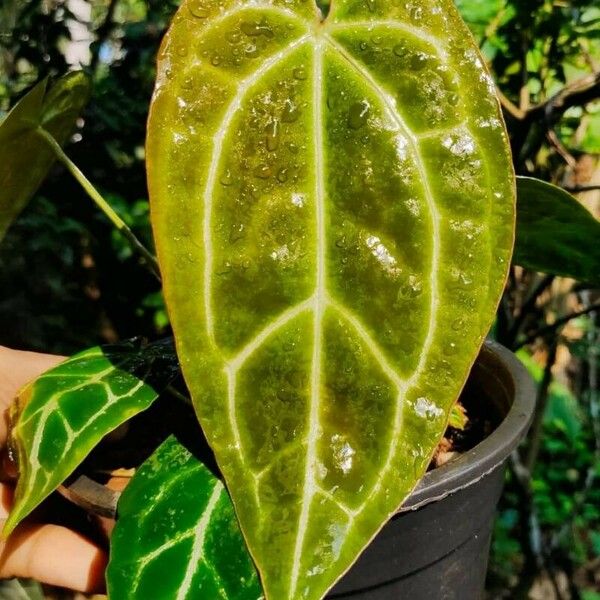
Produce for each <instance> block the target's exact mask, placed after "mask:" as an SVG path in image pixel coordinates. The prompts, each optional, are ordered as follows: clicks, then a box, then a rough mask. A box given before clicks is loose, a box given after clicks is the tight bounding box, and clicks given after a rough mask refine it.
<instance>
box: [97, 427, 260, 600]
mask: <svg viewBox="0 0 600 600" xmlns="http://www.w3.org/2000/svg"><path fill="white" fill-rule="evenodd" d="M107 584H108V593H109V597H110V598H111V600H138V599H139V600H147V599H148V598H165V599H166V598H169V599H173V600H184V599H187V600H192V599H194V598H198V599H206V600H208V599H210V600H218V599H222V600H258V599H259V598H262V597H263V596H262V590H261V587H260V582H259V580H258V576H257V574H256V570H255V568H254V565H253V564H252V560H251V558H250V555H249V554H248V551H247V550H246V545H245V544H244V539H243V538H242V534H241V532H240V529H239V527H238V524H237V520H236V518H235V513H234V511H233V506H232V504H231V500H230V499H229V496H228V494H227V491H226V490H225V488H224V487H223V484H222V483H221V481H220V480H219V479H217V477H215V476H214V475H213V474H212V473H211V472H210V471H209V470H208V469H207V468H206V467H205V466H204V465H203V464H202V463H201V462H200V461H199V460H198V459H196V458H195V457H194V456H193V455H192V454H191V453H190V452H189V451H188V450H186V449H185V448H184V447H183V446H182V445H181V444H180V443H179V442H178V441H177V440H176V439H175V438H174V437H170V438H168V439H167V440H166V441H165V442H164V443H163V444H162V446H160V448H158V450H156V452H155V453H154V454H153V455H152V456H151V457H150V458H149V459H148V460H147V461H146V462H145V463H144V465H142V467H141V469H140V470H139V471H138V472H137V473H136V474H135V477H134V478H133V480H132V481H131V483H130V484H129V485H128V486H127V488H126V489H125V492H124V493H123V495H122V496H121V498H120V500H119V506H118V520H117V525H116V527H115V529H114V531H113V534H112V538H111V543H110V563H109V565H108V571H107Z"/></svg>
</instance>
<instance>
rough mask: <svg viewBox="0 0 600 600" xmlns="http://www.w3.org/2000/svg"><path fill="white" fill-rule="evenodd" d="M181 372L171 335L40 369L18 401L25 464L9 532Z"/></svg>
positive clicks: (16, 420) (14, 410)
mask: <svg viewBox="0 0 600 600" xmlns="http://www.w3.org/2000/svg"><path fill="white" fill-rule="evenodd" d="M178 372H179V364H178V361H177V356H176V354H175V352H174V348H173V344H172V341H171V340H166V341H161V342H156V343H154V344H150V345H147V346H142V345H141V344H140V342H139V341H136V340H134V341H131V342H124V343H122V344H117V345H112V346H103V347H95V348H90V349H88V350H85V351H83V352H80V353H79V354H76V355H75V356H72V357H71V358H69V359H67V360H66V361H64V362H63V363H61V364H59V365H58V366H56V367H54V368H53V369H50V370H49V371H48V372H47V373H44V374H43V375H41V376H40V377H39V378H38V379H36V380H35V381H34V382H32V383H31V384H29V385H27V386H26V387H25V388H23V390H21V392H20V393H19V395H18V397H17V399H16V401H15V402H14V404H13V405H12V407H11V414H10V420H11V434H10V443H11V446H12V449H13V451H14V453H15V455H16V458H17V463H18V466H19V479H18V482H17V488H16V491H15V498H14V505H13V507H12V509H11V512H10V515H9V517H8V520H7V521H6V524H5V526H4V531H3V534H4V535H8V534H10V532H11V531H12V530H13V529H14V528H15V527H16V526H17V525H18V524H19V522H20V521H21V520H22V519H24V518H25V517H26V516H27V515H28V514H29V513H30V512H31V511H32V510H33V509H34V508H35V507H36V506H38V504H39V503H40V502H42V500H44V499H45V498H46V497H47V496H48V495H49V494H51V493H52V492H53V491H54V490H55V489H56V488H57V487H58V486H59V485H60V484H61V483H62V482H63V481H64V480H65V479H67V477H69V475H71V473H73V471H74V470H75V469H76V468H77V467H78V466H79V465H80V464H81V463H82V462H83V460H84V459H85V457H86V456H87V455H88V454H89V452H90V451H91V450H92V449H93V448H94V447H95V446H96V445H97V444H98V443H99V442H100V441H101V440H102V438H103V437H104V436H105V435H107V434H108V433H110V432H111V431H113V430H114V429H116V428H117V427H118V426H119V425H121V424H122V423H124V422H125V421H127V420H129V419H130V418H131V417H133V416H134V415H136V414H138V413H140V412H141V411H143V410H145V409H146V408H148V407H149V406H150V405H151V404H152V403H153V402H154V400H156V398H157V397H158V395H159V393H160V391H161V390H162V389H163V388H164V387H165V386H166V385H167V384H168V383H169V382H170V381H171V380H172V379H173V377H174V376H175V375H176V374H177V373H178Z"/></svg>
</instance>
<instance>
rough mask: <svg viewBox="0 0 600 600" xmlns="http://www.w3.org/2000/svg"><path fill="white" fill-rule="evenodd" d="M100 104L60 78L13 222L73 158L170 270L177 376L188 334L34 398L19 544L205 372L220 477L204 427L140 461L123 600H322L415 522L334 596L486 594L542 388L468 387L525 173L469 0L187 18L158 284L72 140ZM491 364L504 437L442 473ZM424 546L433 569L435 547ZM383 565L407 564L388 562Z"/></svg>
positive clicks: (159, 170) (76, 360) (162, 105)
mask: <svg viewBox="0 0 600 600" xmlns="http://www.w3.org/2000/svg"><path fill="white" fill-rule="evenodd" d="M86 94H87V86H86V84H85V80H84V78H82V77H81V75H77V74H76V75H71V76H70V77H68V78H67V79H65V80H63V81H61V82H59V83H58V84H57V86H56V87H55V88H54V89H52V90H50V92H48V93H46V89H45V83H42V84H40V85H39V86H37V87H36V88H34V90H33V91H32V92H30V94H29V95H27V96H26V97H25V98H24V99H23V100H22V101H21V102H20V103H19V104H18V105H17V106H16V107H15V108H14V109H13V111H12V112H11V113H10V114H9V116H8V117H7V118H6V119H5V121H3V123H2V125H1V128H0V139H2V140H6V147H7V148H10V149H11V151H10V152H8V151H7V152H6V155H7V156H6V158H7V160H5V161H4V162H3V163H2V165H3V166H2V167H0V168H2V169H3V171H2V175H3V177H5V178H6V180H7V181H9V182H11V181H14V179H13V180H11V177H13V178H14V177H15V175H14V174H15V173H17V172H18V168H21V170H22V165H20V164H19V162H18V161H19V160H21V161H22V160H23V159H24V158H23V157H24V156H25V155H26V156H27V161H28V167H29V168H32V173H35V177H33V176H32V177H31V178H30V179H29V180H28V181H27V184H17V183H11V184H10V185H7V186H5V187H4V189H3V190H2V191H0V194H1V195H0V200H1V201H2V209H3V211H4V212H3V220H4V223H3V224H4V225H6V226H7V225H8V224H9V222H10V219H11V218H14V217H15V216H16V215H17V214H18V212H19V210H20V209H21V208H22V206H23V205H24V204H25V202H26V201H27V199H28V197H30V196H31V194H32V193H33V192H34V191H35V187H36V186H37V185H39V182H40V181H41V179H42V178H43V176H44V174H45V172H46V171H47V169H48V168H49V167H50V165H51V164H52V162H53V160H54V158H58V159H59V160H60V161H62V163H63V164H64V165H65V166H66V167H67V168H68V169H69V170H70V172H71V173H72V174H73V175H74V176H75V177H76V178H77V180H78V181H79V182H80V183H81V184H82V185H83V187H84V188H85V189H86V191H87V192H88V193H89V195H90V196H91V197H92V199H93V200H94V201H95V202H96V203H97V204H98V206H99V207H100V208H101V209H102V210H104V211H105V213H106V214H107V215H108V216H109V218H110V219H111V220H112V222H113V223H114V224H115V226H116V227H117V228H118V229H119V230H120V231H121V232H123V234H124V235H125V236H126V237H127V239H128V240H129V241H130V242H131V244H132V247H133V248H134V249H135V250H137V251H138V252H139V253H140V255H141V257H142V259H143V260H144V262H145V264H146V265H147V266H149V267H150V268H152V269H153V271H154V272H155V273H156V274H157V275H158V276H162V278H163V284H164V292H165V296H166V299H167V305H168V308H169V313H170V317H171V321H172V324H173V329H174V334H175V342H176V346H177V356H176V355H175V353H174V351H173V349H172V346H171V344H170V343H169V342H168V341H167V342H157V343H154V344H149V345H144V344H140V343H133V342H132V343H129V344H124V345H119V346H112V347H107V348H94V349H91V350H88V351H85V352H83V353H81V354H79V355H76V356H74V357H72V358H71V359H69V360H67V361H66V362H64V363H63V364H61V365H59V366H58V367H56V368H55V369H53V370H52V371H50V372H49V373H47V374H46V375H43V376H42V377H40V378H39V379H38V380H36V381H35V382H34V383H32V384H31V385H30V386H28V387H27V388H26V389H25V390H23V392H22V393H21V394H20V396H19V398H18V400H17V402H16V403H15V405H14V408H13V410H12V422H13V430H12V440H13V447H14V449H15V453H16V456H17V458H18V463H19V469H20V476H19V481H18V484H17V490H16V503H15V506H14V508H13V511H12V513H11V515H10V517H9V519H8V521H7V524H6V527H5V534H7V535H8V534H10V532H11V531H12V530H13V528H14V527H15V525H16V524H17V523H18V522H19V521H20V520H21V519H23V518H24V517H25V516H26V515H27V514H29V512H30V511H31V510H32V509H33V508H34V507H35V506H37V505H38V504H39V503H40V502H41V501H42V500H43V499H44V498H45V497H47V496H48V495H49V494H50V493H51V492H52V491H53V490H55V489H56V488H57V487H58V486H59V485H61V483H62V482H63V481H64V480H66V479H67V477H68V476H69V475H70V474H71V473H72V472H73V471H74V470H75V469H76V468H77V467H78V466H79V465H80V464H81V463H82V461H83V460H84V459H85V457H86V456H87V455H88V454H89V453H90V451H92V449H93V448H94V447H95V446H97V445H98V444H99V442H100V441H101V439H102V438H103V437H104V436H105V435H106V434H108V433H109V432H111V431H113V430H114V429H115V428H117V427H118V426H120V425H121V424H123V423H125V422H127V421H128V420H129V419H130V418H132V417H133V416H134V415H136V414H139V413H141V412H142V411H144V410H145V409H147V408H148V407H150V405H152V404H153V403H154V402H155V401H156V399H157V398H158V396H159V394H160V392H161V391H163V390H164V389H165V388H166V387H167V386H169V384H170V383H171V381H172V379H173V377H174V376H175V375H176V373H177V369H178V365H181V369H182V372H183V375H184V377H185V381H186V384H187V387H188V388H189V391H190V393H191V398H192V401H193V406H194V409H195V412H196V414H197V416H198V418H199V422H200V425H201V427H202V432H203V434H204V435H205V436H206V439H207V441H208V445H209V447H210V449H211V450H212V452H214V456H215V458H216V466H215V465H214V464H212V461H211V455H210V453H209V452H207V451H206V449H204V450H205V451H204V452H203V451H202V448H200V449H198V448H197V447H195V444H194V440H193V439H189V425H190V420H189V419H187V418H186V419H185V421H186V422H185V425H186V426H187V427H184V428H183V429H184V430H185V431H184V432H182V431H180V428H178V427H176V426H174V427H173V433H174V434H176V435H175V436H170V437H169V438H168V439H167V440H166V441H164V442H163V443H162V444H160V446H159V447H158V448H157V449H156V451H155V452H154V453H153V454H152V456H151V457H150V458H149V459H148V460H147V461H146V462H145V463H144V464H143V465H142V466H141V467H140V468H139V470H138V471H137V473H136V475H135V476H134V478H133V480H132V481H131V483H130V484H129V486H128V487H127V488H126V491H125V492H124V494H123V495H122V497H121V499H120V502H119V510H118V512H119V518H118V520H117V524H116V528H115V531H114V534H113V537H112V540H111V564H110V566H109V569H108V588H109V593H110V596H111V598H115V599H116V598H120V597H123V598H125V597H126V598H138V597H139V598H148V597H157V598H171V597H172V598H184V597H185V598H213V597H214V598H217V597H221V598H259V597H261V596H262V595H263V594H264V595H265V597H266V598H268V599H275V600H279V599H282V600H283V599H287V598H289V599H292V598H293V599H295V598H307V599H310V598H322V597H324V596H325V595H326V594H327V593H328V591H329V590H330V589H331V588H332V587H333V586H334V585H335V583H336V582H337V581H338V580H339V579H340V578H341V577H342V576H343V575H344V573H346V572H347V571H348V569H350V567H351V566H352V565H353V563H354V562H355V561H356V560H357V559H358V557H359V556H360V555H361V553H363V551H364V550H365V548H366V547H367V546H369V543H370V542H371V541H372V540H373V538H374V537H375V536H376V535H377V534H378V532H379V531H380V530H381V529H382V527H384V525H385V524H386V523H387V522H388V521H389V520H390V518H392V517H393V518H392V521H391V523H390V525H388V526H387V527H386V529H385V530H384V531H383V533H382V534H380V535H379V537H378V538H377V540H376V541H375V542H374V543H373V544H372V545H371V546H369V549H368V550H366V551H365V553H364V554H363V557H362V559H361V560H362V561H363V565H364V566H363V569H362V572H361V567H360V563H358V565H357V567H356V569H354V570H353V571H351V572H350V573H349V575H348V577H347V578H346V579H344V580H342V581H341V583H340V584H339V586H338V587H336V588H334V591H333V595H334V596H338V597H343V596H344V595H348V594H352V595H353V596H354V597H373V598H385V597H398V596H399V595H400V596H401V597H402V596H406V597H413V596H414V597H425V596H426V595H429V596H430V595H432V594H436V593H437V594H438V595H439V597H452V594H458V595H460V594H461V593H462V594H463V595H462V597H465V596H464V594H466V593H468V594H470V596H469V597H477V596H478V595H479V594H480V593H481V589H482V585H483V579H482V578H483V574H484V572H485V559H484V557H485V554H486V551H487V550H486V549H487V544H488V541H489V524H490V520H491V515H492V514H493V510H494V507H495V503H496V501H497V498H498V494H499V489H500V486H501V480H502V465H503V463H504V461H505V460H506V458H507V456H508V455H509V453H510V451H511V450H512V449H513V448H514V446H515V445H516V443H517V442H518V440H519V438H520V436H521V435H522V434H523V432H524V430H525V428H526V426H527V423H528V421H529V417H530V415H531V412H532V406H531V398H532V393H531V388H530V383H529V382H528V380H527V378H526V377H525V376H524V375H523V372H522V369H521V368H520V367H518V365H517V363H515V359H513V358H511V357H510V355H507V354H506V353H505V352H504V351H502V350H501V349H498V348H497V347H495V346H493V345H492V346H487V347H486V348H485V349H484V350H483V352H482V354H481V355H480V359H479V361H478V362H477V366H476V367H475V369H474V370H473V371H471V368H472V365H473V363H474V361H475V359H476V357H477V355H478V354H479V351H480V349H481V346H482V343H483V340H484V337H485V335H486V334H487V332H488V330H489V328H490V326H491V325H492V322H493V319H494V313H495V310H496V306H497V303H498V299H499V297H500V294H501V292H502V288H503V286H504V283H505V279H506V273H507V269H508V265H509V263H510V258H511V254H512V249H513V242H514V224H515V223H514V222H515V178H514V172H513V169H512V164H511V159H510V150H509V145H508V139H507V135H506V131H505V129H504V125H503V121H502V115H501V112H500V108H499V105H498V102H497V99H496V95H495V90H494V86H493V83H492V81H491V78H490V77H489V75H488V73H487V71H486V70H485V67H484V65H483V62H482V60H481V58H480V57H479V54H478V52H477V48H476V46H475V45H474V43H473V41H472V39H471V37H470V35H469V33H468V31H467V30H466V27H465V26H464V24H463V23H462V21H461V20H460V18H459V16H458V14H457V12H456V10H455V8H454V6H453V5H452V4H451V3H450V2H447V1H445V0H435V1H433V0H432V1H431V2H413V3H406V4H403V3H384V2H380V1H379V0H366V1H354V0H352V1H351V0H347V1H341V0H340V1H339V2H338V3H337V4H334V5H333V6H332V7H331V9H330V10H329V12H328V13H327V14H324V13H322V12H321V11H320V10H319V9H318V8H317V7H316V6H315V5H313V4H312V3H310V2H306V1H300V0H298V1H294V2H287V3H278V2H274V3H264V4H257V3H251V2H241V1H239V0H230V1H223V2H217V1H216V0H206V1H198V0H186V1H184V3H183V4H182V6H181V8H180V10H179V12H178V13H177V15H176V17H175V19H174V21H173V24H172V27H171V30H170V32H169V33H168V34H167V36H166V38H165V41H164V43H163V46H162V48H161V51H160V54H159V74H158V78H157V85H156V91H155V95H154V98H153V101H152V107H151V116H150V121H149V124H148V140H147V166H148V181H149V188H150V196H151V203H152V218H153V224H154V231H155V240H156V245H157V250H158V259H159V263H160V275H159V273H158V270H157V268H156V263H155V260H154V258H153V256H152V255H151V254H150V253H149V252H148V251H147V250H146V249H145V248H144V247H143V246H142V245H141V244H140V243H139V241H138V240H137V239H136V238H135V237H134V236H133V234H132V233H131V232H130V231H129V230H128V228H127V227H126V225H125V224H124V223H123V221H122V220H121V219H120V218H119V217H118V215H116V213H115V212H114V211H113V210H112V209H111V208H110V206H109V205H108V204H107V203H106V201H105V200H104V199H103V198H102V196H101V195H100V194H99V193H98V192H97V191H96V190H95V189H94V187H93V186H92V184H91V183H90V182H89V181H88V180H87V179H86V178H85V176H84V175H83V173H81V172H80V171H79V169H77V167H76V166H75V165H74V164H73V163H72V162H71V160H70V159H69V158H68V156H67V155H66V154H65V152H64V151H63V150H62V148H61V144H62V143H63V142H64V140H65V139H66V138H67V137H68V133H69V131H70V129H71V127H72V124H73V122H74V120H75V118H76V116H77V114H78V112H79V110H80V108H81V105H82V104H83V103H84V102H85V97H86ZM520 187H521V190H525V197H532V196H535V195H541V194H546V196H548V195H549V197H550V198H551V199H552V200H551V202H556V203H560V202H565V201H566V202H571V201H572V200H571V199H570V198H569V199H568V200H565V198H564V197H563V196H561V195H560V193H559V192H557V191H555V190H554V189H552V188H551V189H550V190H549V189H548V188H547V187H544V184H541V183H539V182H531V181H522V182H521V184H520ZM15 190H16V191H15ZM557 198H558V199H557ZM528 206H529V207H530V206H535V203H528ZM4 214H5V215H6V216H4ZM526 214H527V220H523V221H522V222H523V223H525V229H524V230H522V231H523V235H522V236H521V240H519V241H518V243H520V244H522V245H526V244H527V243H528V242H527V239H528V230H527V226H528V225H527V223H529V224H531V223H532V222H533V225H534V226H535V219H532V218H531V215H532V210H531V208H530V210H529V211H528V212H527V213H526ZM570 215H571V213H569V217H568V218H573V219H574V220H575V221H577V220H578V219H579V221H582V220H584V218H583V217H581V215H579V214H578V213H576V214H575V216H574V217H571V216H570ZM593 226H594V227H595V226H597V223H595V222H594V223H593V224H592V223H587V224H586V227H593ZM525 254H526V253H525ZM469 372H472V375H471V379H470V380H469V381H470V384H469V386H467V388H466V391H465V395H464V396H463V402H464V403H465V404H467V405H468V406H469V407H471V410H476V408H475V407H477V406H479V401H480V400H481V399H482V398H483V399H484V403H483V406H484V409H483V412H482V414H483V418H484V420H485V419H487V420H488V421H489V422H490V423H491V424H492V425H495V426H496V429H495V431H494V432H493V433H491V434H490V435H488V437H487V438H486V440H485V441H484V442H482V443H481V444H480V445H479V446H477V447H476V448H474V449H473V450H472V452H468V453H466V454H465V455H464V456H462V457H461V458H460V459H458V460H456V461H455V462H454V463H450V464H448V465H447V466H445V467H442V468H440V469H437V470H436V471H434V472H432V473H430V474H429V475H426V476H425V477H424V478H423V475H424V473H425V471H426V469H427V467H428V465H429V463H430V460H431V457H432V455H433V453H434V451H435V449H436V447H437V446H438V443H439V440H440V438H441V437H442V435H443V434H444V431H445V430H446V426H447V423H448V419H449V417H450V414H451V411H452V409H453V406H454V405H455V402H456V399H457V398H458V396H459V394H460V392H461V390H462V389H463V386H464V384H465V381H466V380H467V376H468V374H469ZM175 395H178V393H176V394H175ZM184 404H185V403H184ZM511 406H512V408H510V407H511ZM192 431H195V432H196V436H197V438H200V437H201V433H200V430H199V429H194V428H192ZM185 432H187V435H186V434H185ZM203 460H204V461H205V462H206V464H208V467H207V466H205V464H203ZM217 467H218V471H217ZM221 477H222V478H223V480H221ZM419 481H421V484H420V487H416V486H417V484H418V483H419ZM477 481H479V482H480V483H479V485H478V486H477V487H476V486H475V485H474V484H475V483H476V482H477ZM415 487H416V489H415ZM413 490H414V491H413ZM476 490H478V491H476ZM411 492H412V495H411ZM477 494H480V496H477ZM469 496H475V498H470V499H469ZM230 498H231V500H230ZM407 498H409V500H408V501H407V502H406V499H407ZM442 499H444V500H443V501H440V500H442ZM481 499H484V500H485V501H484V502H482V501H481ZM403 504H404V512H403V513H401V516H400V517H398V516H395V515H396V514H397V513H398V510H399V507H400V506H401V505H403ZM473 506H475V507H477V508H478V509H479V510H480V511H481V512H480V513H479V514H478V515H477V516H478V518H477V519H475V520H473V521H470V518H471V517H472V516H473V515H475V513H474V512H472V511H473V510H474V509H472V508H471V507H473ZM410 508H414V509H418V510H415V511H414V512H409V511H408V510H407V509H410ZM461 510H462V515H463V516H464V515H466V517H467V518H463V519H457V520H455V519H454V514H455V512H456V514H458V515H460V514H461ZM450 515H452V517H451V516H450ZM458 523H460V525H459V524H458ZM442 525H443V526H444V527H445V529H442V530H440V527H441V526H442ZM470 526H473V527H471V530H470V529H469V527H470ZM416 527H418V530H417V531H418V533H414V532H415V528H416ZM422 527H430V528H432V529H433V531H434V532H432V533H429V534H427V529H426V528H425V529H423V528H422ZM440 532H441V535H440ZM434 535H438V537H439V539H438V540H437V543H436V544H435V545H431V544H428V543H427V542H425V540H427V541H429V542H430V541H431V540H432V539H434ZM396 536H397V537H396ZM395 537H396V541H394V539H395ZM414 539H423V540H424V545H425V546H429V548H428V550H430V551H431V550H433V552H432V553H430V554H429V555H425V553H424V550H423V547H422V546H419V545H418V544H415V548H414V552H413V554H412V555H411V553H410V552H408V551H406V550H405V547H406V545H407V544H408V543H414V542H411V540H414ZM382 544H383V545H382ZM390 544H391V545H390ZM394 544H395V545H394ZM398 547H400V548H402V552H400V551H398V552H397V553H396V552H394V551H393V550H391V549H393V548H398ZM382 548H383V549H382ZM373 553H374V554H373ZM474 554H477V555H479V556H480V558H482V557H483V560H480V564H479V566H478V568H476V569H475V568H472V563H471V560H470V558H468V557H469V556H473V555H474ZM377 555H384V556H385V555H387V558H389V563H390V564H389V565H388V566H385V567H381V566H377V568H374V567H373V565H375V564H376V562H377V560H378V559H377ZM461 557H462V562H461V560H459V559H461ZM411 561H412V562H411ZM467 561H468V562H467ZM432 573H434V575H432ZM469 575H470V577H469ZM432 588H433V589H432ZM436 590H437V592H436ZM359 594H362V596H361V595H359Z"/></svg>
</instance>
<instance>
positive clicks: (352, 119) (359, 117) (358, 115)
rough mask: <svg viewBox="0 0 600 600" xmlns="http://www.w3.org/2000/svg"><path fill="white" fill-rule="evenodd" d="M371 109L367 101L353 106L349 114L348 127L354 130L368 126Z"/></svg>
mask: <svg viewBox="0 0 600 600" xmlns="http://www.w3.org/2000/svg"><path fill="white" fill-rule="evenodd" d="M370 108H371V105H370V104H369V102H368V101H367V100H361V101H360V102H356V103H355V104H353V105H352V106H351V107H350V111H349V113H348V125H350V127H351V128H352V129H360V128H361V127H362V126H363V125H365V124H366V122H367V120H368V118H369V110H370Z"/></svg>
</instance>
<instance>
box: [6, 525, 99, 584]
mask: <svg viewBox="0 0 600 600" xmlns="http://www.w3.org/2000/svg"><path fill="white" fill-rule="evenodd" d="M106 563H107V556H106V553H105V552H104V551H103V550H101V549H100V548H98V546H96V545H95V544H93V543H92V542H90V541H89V540H88V539H86V538H85V537H83V536H82V535H80V534H78V533H76V532H74V531H71V530H70V529H66V528H65V527H59V526H58V525H34V524H23V525H20V526H19V527H17V529H16V530H15V532H14V533H13V534H12V535H11V536H10V538H9V539H8V540H7V541H6V542H4V544H3V548H2V550H1V551H0V577H1V578H7V577H24V578H32V579H36V580H37V581H41V582H42V583H47V584H50V585H55V586H58V587H64V588H68V589H71V590H75V591H79V592H84V593H100V592H103V591H104V588H105V583H104V570H105V568H106Z"/></svg>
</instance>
